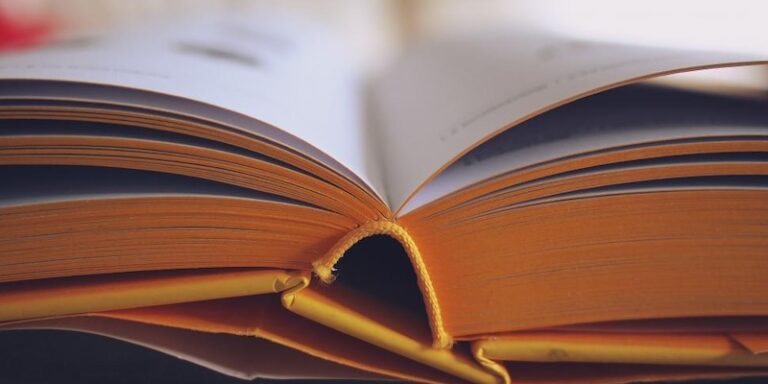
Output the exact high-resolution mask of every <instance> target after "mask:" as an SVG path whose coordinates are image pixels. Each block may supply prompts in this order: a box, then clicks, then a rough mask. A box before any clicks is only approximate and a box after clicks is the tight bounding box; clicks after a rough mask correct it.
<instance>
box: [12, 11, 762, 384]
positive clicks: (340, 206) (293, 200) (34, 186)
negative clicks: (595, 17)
mask: <svg viewBox="0 0 768 384" xmlns="http://www.w3.org/2000/svg"><path fill="white" fill-rule="evenodd" d="M767 63H768V62H767V61H766V58H765V57H760V56H758V55H749V54H734V53H712V52H698V51H680V50H671V49H664V48H657V47H640V46H631V45H620V44H612V43H604V42H597V41H582V40H577V39H573V38H570V37H567V36H557V35H552V34H547V33H544V32H536V31H530V30H526V31H520V30H511V31H499V32H494V33H486V34H472V35H469V34H467V35H456V36H450V37H445V38H442V39H434V40H432V41H428V42H425V43H424V44H421V45H419V46H416V47H413V48H412V49H411V50H410V51H409V52H407V53H404V54H403V55H402V57H401V58H400V59H399V60H398V61H397V63H394V64H392V65H391V66H389V67H387V68H386V69H384V70H383V71H382V72H381V73H379V74H378V75H377V76H369V75H366V74H365V73H362V72H361V71H360V70H359V68H357V67H356V66H355V65H353V64H352V60H351V59H350V58H349V52H348V51H346V50H345V48H344V44H342V43H341V42H340V41H339V39H338V37H336V36H334V35H333V34H329V33H327V32H325V31H323V30H322V28H316V27H315V26H313V25H311V24H310V23H305V22H301V21H295V20H290V19H280V18H263V19H258V18H254V17H250V16H249V17H235V16H222V17H208V18H206V19H205V20H202V21H197V20H192V21H188V22H179V23H178V24H174V25H165V26H156V27H149V26H147V27H144V28H140V29H125V30H120V31H116V32H114V33H113V34H112V35H100V36H94V37H83V38H78V39H70V40H62V41H58V42H53V43H51V44H49V45H47V46H44V47H42V48H38V49H34V50H29V51H25V52H19V53H16V54H13V55H6V56H4V57H0V84H2V86H0V180H2V188H0V227H1V228H2V231H0V255H1V256H0V321H1V323H0V329H2V330H4V331H11V330H33V329H59V330H70V331H78V332H87V333H94V334H99V335H103V336H106V337H111V338H116V339H119V340H124V341H126V342H130V343H134V344H138V345H142V346H146V347H147V348H151V349H155V350H158V351H162V352H164V353H167V354H170V355H173V356H177V357H180V358H182V359H185V360H188V361H190V362H191V363H194V364H198V365H202V366H205V367H208V368H210V369H213V370H216V371H218V372H221V373H224V374H227V375H231V376H235V377H241V378H247V379H252V378H256V377H271V378H338V379H354V380H387V379H396V380H405V381H413V382H428V383H454V382H457V383H458V382H462V383H464V382H469V383H508V382H531V383H550V382H563V383H579V382H629V381H638V380H677V379H691V378H727V377H742V376H760V375H766V374H768V355H766V354H765V352H766V351H768V336H766V335H768V333H767V332H768V322H766V316H768V301H766V292H768V281H766V279H765V275H766V272H768V258H766V257H765V256H766V254H768V225H766V221H765V219H764V217H765V216H766V213H768V178H767V175H768V165H766V164H768V162H766V159H767V157H766V154H767V153H768V140H767V139H768V114H767V113H766V111H768V108H766V107H768V94H766V92H765V91H759V89H761V87H763V86H764V84H757V85H755V87H747V88H745V87H740V86H728V85H727V84H722V83H717V82H715V83H707V82H701V81H700V80H697V81H692V80H690V78H688V77H679V76H674V74H676V73H683V72H691V71H706V72H707V73H710V74H713V75H714V76H712V78H713V79H715V80H717V79H718V77H717V72H716V71H717V70H716V68H721V67H723V68H724V67H752V68H762V69H766V68H765V66H766V64H767ZM713 84H714V85H713ZM763 89H764V87H763ZM371 239H379V242H378V243H372V244H374V246H369V247H368V248H364V247H362V248H361V243H365V242H366V241H370V240H371ZM381 239H389V240H388V241H390V243H386V241H385V240H381ZM381 241H385V242H384V243H382V242H381ZM392 242H394V244H395V246H394V247H391V245H392ZM382 244H390V246H389V248H386V246H385V245H382ZM377 247H379V248H377ZM381 247H384V248H381ZM377 249H378V251H377ZM382 249H383V250H384V251H382ZM356 250H357V251H356ZM360 250H364V251H366V252H370V253H377V252H378V253H382V252H386V253H387V254H386V255H382V254H380V255H379V256H376V257H374V255H372V254H357V253H356V252H360ZM353 258H354V259H355V260H357V264H354V265H353V264H349V266H346V265H347V264H345V263H347V260H349V259H353ZM366 258H367V259H366ZM403 260H405V261H406V263H405V264H402V262H403ZM350 263H351V262H350ZM398 263H400V264H399V265H404V267H403V268H399V269H398V268H394V269H393V268H392V266H393V265H395V264H398ZM337 276H341V277H340V278H339V281H334V280H335V279H336V277H337ZM376 276H378V277H376ZM345 279H352V280H354V281H356V283H350V282H349V281H345ZM407 287H412V288H413V289H406V288H407ZM414 303H415V304H414Z"/></svg>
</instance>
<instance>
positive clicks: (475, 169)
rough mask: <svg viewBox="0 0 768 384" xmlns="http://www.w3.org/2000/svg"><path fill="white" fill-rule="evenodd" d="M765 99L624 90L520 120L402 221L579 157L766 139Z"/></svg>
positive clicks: (445, 177)
mask: <svg viewBox="0 0 768 384" xmlns="http://www.w3.org/2000/svg"><path fill="white" fill-rule="evenodd" d="M766 109H768V102H767V101H766V100H752V99H742V98H736V97H723V96H716V95H710V94H702V93H697V92H689V91H682V90H676V89H670V88H665V87H651V86H641V85H630V86H626V87H622V88H620V89H616V90H611V91H607V92H605V93H602V94H599V95H594V96H591V97H587V98H585V99H582V100H578V101H575V102H573V103H570V104H568V105H565V106H562V107H560V108H557V109H555V110H553V111H550V112H548V113H545V114H543V115H541V116H538V117H536V118H533V119H531V120H529V121H526V122H524V123H522V124H520V125H519V126H516V127H515V128H513V129H510V130H507V131H505V132H504V133H502V134H499V135H497V136H495V137H494V138H492V139H490V140H488V141H486V142H485V143H483V144H481V145H480V146H478V147H477V148H475V149H474V150H472V151H470V152H469V153H467V154H465V155H464V156H462V157H461V159H460V160H459V161H457V162H455V163H453V164H452V165H451V166H449V167H448V168H447V169H446V170H444V171H443V172H442V173H440V174H439V175H437V177H435V178H434V179H433V180H432V181H430V182H429V183H427V185H426V186H424V188H422V189H421V190H420V191H419V192H418V193H416V194H415V195H414V197H413V198H412V199H411V200H410V201H409V202H408V203H407V204H406V205H405V207H404V208H403V210H402V211H401V212H402V213H403V214H405V213H408V212H409V211H411V210H413V209H416V208H418V207H420V206H423V205H425V204H428V203H430V202H431V201H434V200H436V199H438V198H440V197H443V196H446V195H448V194H450V193H452V192H456V191H458V190H460V189H462V188H465V187H468V186H470V185H473V184H476V183H480V182H482V181H484V180H487V179H490V178H493V177H495V176H498V175H502V174H506V173H509V172H514V171H515V170H519V169H522V168H526V167H530V166H533V165H537V164H541V163H545V162H550V161H553V160H557V159H562V158H566V157H571V156H577V155H580V154H585V153H592V152H596V151H604V150H609V149H612V148H617V147H626V146H632V145H644V144H648V143H658V142H664V141H671V140H676V141H677V140H689V141H690V140H694V139H698V140H702V139H706V138H710V139H711V138H727V139H728V140H733V139H736V138H738V137H742V139H744V140H747V139H750V138H751V139H754V138H755V137H763V138H764V139H768V113H766Z"/></svg>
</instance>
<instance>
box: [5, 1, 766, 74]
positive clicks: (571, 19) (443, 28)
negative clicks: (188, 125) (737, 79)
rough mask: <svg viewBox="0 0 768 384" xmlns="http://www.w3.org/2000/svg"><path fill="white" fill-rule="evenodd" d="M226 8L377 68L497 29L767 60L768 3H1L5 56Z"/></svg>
mask: <svg viewBox="0 0 768 384" xmlns="http://www.w3.org/2000/svg"><path fill="white" fill-rule="evenodd" d="M220 9H223V10H235V11H242V10H248V11H250V12H258V13H267V14H274V13H292V14H298V15H301V16H303V17H306V18H310V19H314V20H316V21H317V22H320V23H323V24H327V25H328V26H329V28H331V29H332V30H334V31H336V32H337V33H338V35H339V36H340V37H341V38H343V39H344V40H346V42H347V43H348V44H349V46H350V47H352V50H353V52H354V55H355V60H357V61H358V63H359V64H360V65H361V66H362V67H363V68H365V69H366V70H372V71H376V70H380V69H381V68H385V67H386V65H388V63H389V62H390V61H391V60H392V59H393V58H395V57H397V55H398V54H399V53H400V52H401V50H402V49H403V48H404V47H406V46H408V45H410V44H414V43H418V42H419V41H420V40H423V39H427V38H433V37H436V36H439V35H443V34H453V33H468V32H478V31H482V30H484V29H495V28H499V27H520V28H524V29H525V28H543V29H547V30H552V31H556V32H558V33H564V34H569V35H572V36H574V37H587V38H592V39H600V40H611V41H619V42H624V43H638V44H652V45H664V46H670V47H678V48H699V49H708V50H728V51H747V52H762V53H768V33H766V32H768V24H766V17H765V16H766V15H768V2H766V1H764V0H731V1H728V2H723V1H717V0H715V1H712V0H675V1H668V0H645V1H636V2H628V1H612V0H580V1H567V0H323V1H316V0H260V1H259V0H219V1H213V0H132V1H122V0H67V1H60V0H0V50H5V51H7V50H12V49H18V48H22V47H28V46H30V45H33V44H36V43H39V42H41V41H44V40H46V39H51V38H56V37H57V36H70V35H73V34H74V35H77V34H81V33H92V32H100V31H104V30H109V29H113V28H118V27H121V26H126V25H135V24H141V23H146V22H149V21H153V22H154V21H166V20H167V21H169V22H170V21H172V20H173V19H175V18H180V17H188V16H192V15H194V14H200V13H207V12H210V11H212V10H220Z"/></svg>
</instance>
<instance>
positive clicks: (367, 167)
mask: <svg viewBox="0 0 768 384" xmlns="http://www.w3.org/2000/svg"><path fill="white" fill-rule="evenodd" d="M356 72H357V71H356V69H355V68H353V67H352V65H351V60H350V59H349V57H348V56H347V54H346V53H345V52H344V47H343V46H342V44H341V43H340V42H338V41H336V40H335V39H334V36H332V35H330V34H329V33H326V32H325V31H323V30H321V29H319V28H317V27H315V26H313V25H310V24H304V23H302V22H299V21H295V20H292V19H286V18H283V17H272V16H271V15H270V16H259V15H243V16H241V17H235V16H221V17H208V18H206V19H205V20H190V21H188V22H185V23H180V24H174V25H170V26H153V27H147V28H145V29H135V30H125V31H117V32H115V33H114V34H112V35H109V36H98V37H94V38H85V39H80V40H74V41H70V42H63V43H60V44H54V45H52V46H50V47H45V48H43V49H39V50H33V51H29V52H25V53H20V54H15V55H11V56H6V57H2V58H0V80H2V79H29V80H53V81H72V82H80V83H87V84H97V85H108V86H115V87H121V88H112V89H108V90H104V89H96V90H94V89H93V88H88V87H87V86H82V85H80V86H73V85H70V86H67V85H66V84H65V83H64V84H63V83H58V84H46V86H45V87H39V88H37V89H36V90H35V92H37V94H29V91H28V89H27V88H26V87H24V86H23V84H22V86H20V87H19V86H17V87H16V88H18V92H20V94H19V96H20V97H25V98H30V97H43V98H45V97H48V98H62V97H71V98H72V99H76V100H86V101H98V99H99V98H103V99H104V100H103V101H105V102H118V103H127V104H128V105H137V104H147V105H141V106H143V107H149V108H153V107H154V108H157V109H175V108H178V109H182V110H181V111H178V112H180V113H185V114H191V115H195V114H196V112H197V114H200V115H202V117H207V118H208V119H209V120H216V121H221V120H226V121H223V123H225V124H230V125H232V124H236V125H237V127H238V128H240V129H243V130H246V131H249V132H251V133H254V134H257V135H259V136H262V137H267V138H268V139H270V140H273V141H276V142H278V143H280V144H284V145H286V146H288V147H291V148H295V149H297V150H298V151H300V152H302V153H305V154H307V155H308V156H310V157H314V158H316V159H320V160H321V161H322V162H324V163H326V164H327V165H328V166H330V167H331V168H333V169H336V170H337V171H339V172H340V173H342V174H345V175H347V176H352V179H353V181H357V182H359V183H361V184H364V186H366V187H368V188H369V189H371V190H374V191H381V190H382V188H381V187H380V186H379V183H380V181H379V177H378V175H377V174H376V171H375V170H376V169H375V168H374V167H372V166H371V164H373V163H375V161H373V160H372V159H369V158H368V156H370V153H371V151H369V150H368V148H367V145H366V143H367V142H368V140H367V138H366V136H365V134H366V133H365V132H366V130H365V127H364V124H363V122H362V109H361V107H360V103H361V99H360V87H361V81H360V78H359V76H358V74H357V73H356ZM9 92H10V91H9V90H7V89H4V91H3V97H4V98H12V97H13V96H14V94H12V93H9ZM137 92H138V93H137ZM141 92H144V93H143V94H142V93H141ZM147 92H152V93H156V94H160V95H171V96H174V97H176V98H175V99H174V98H166V99H163V98H162V97H159V96H157V95H155V96H154V97H151V96H148V94H147ZM142 100H147V101H145V102H142ZM226 112H231V113H229V114H227V113H226ZM209 113H210V114H211V115H212V116H207V115H208V114H209ZM275 127H277V128H275ZM286 133H287V134H286ZM329 163H330V164H329Z"/></svg>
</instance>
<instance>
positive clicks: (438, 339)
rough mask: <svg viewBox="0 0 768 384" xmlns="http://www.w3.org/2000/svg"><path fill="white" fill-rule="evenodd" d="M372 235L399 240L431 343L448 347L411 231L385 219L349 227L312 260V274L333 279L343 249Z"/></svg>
mask: <svg viewBox="0 0 768 384" xmlns="http://www.w3.org/2000/svg"><path fill="white" fill-rule="evenodd" d="M374 235H389V236H391V237H392V238H394V239H396V240H397V241H399V242H400V244H402V246H403V248H405V252H406V253H407V254H408V257H409V258H410V259H411V264H412V265H413V268H414V269H415V270H416V277H417V280H418V284H419V288H420V289H421V292H422V294H423V295H424V301H425V304H426V306H427V315H428V316H429V319H430V328H431V329H432V338H433V345H434V346H435V347H436V348H450V347H451V345H452V344H453V339H452V338H451V336H450V335H448V333H447V332H446V331H445V327H444V324H443V318H442V315H441V314H440V306H439V304H438V302H437V296H436V294H435V288H434V286H433V285H432V280H431V279H430V278H429V273H428V272H427V268H426V266H425V265H424V260H423V259H422V258H421V253H419V248H418V247H417V246H416V242H414V241H413V238H411V235H409V234H408V232H407V231H406V230H405V228H403V227H402V226H401V225H400V224H398V223H397V222H394V221H388V220H376V221H370V222H368V223H365V224H363V225H361V226H359V227H357V228H356V229H355V230H353V231H350V232H349V233H348V234H347V235H345V236H344V237H342V238H341V239H339V241H337V242H336V244H334V246H333V247H332V248H331V249H330V250H329V251H328V253H326V255H325V256H323V257H322V258H320V259H318V260H316V261H315V262H314V263H312V266H313V267H314V271H315V274H316V275H317V276H318V277H319V278H320V280H322V281H323V282H324V283H328V284H330V283H332V282H333V280H334V279H335V276H334V274H333V272H334V271H335V269H334V268H333V266H334V265H336V263H337V262H338V261H339V259H341V258H342V257H343V256H344V253H345V252H346V251H347V250H349V249H350V248H352V246H353V245H355V244H356V243H357V242H358V241H360V240H362V239H364V238H366V237H369V236H374Z"/></svg>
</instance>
